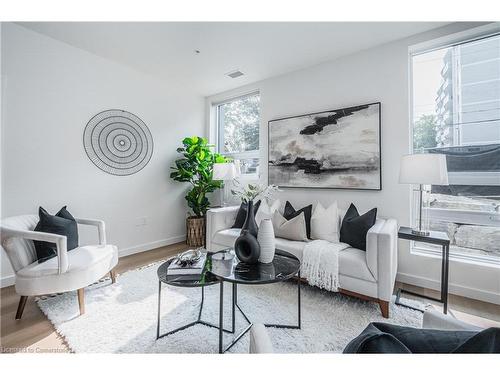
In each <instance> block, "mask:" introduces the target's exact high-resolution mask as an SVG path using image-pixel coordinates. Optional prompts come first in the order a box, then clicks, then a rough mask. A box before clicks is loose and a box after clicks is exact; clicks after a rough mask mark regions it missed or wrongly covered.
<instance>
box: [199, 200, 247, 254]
mask: <svg viewBox="0 0 500 375" xmlns="http://www.w3.org/2000/svg"><path fill="white" fill-rule="evenodd" d="M238 209H239V206H231V207H219V208H211V209H210V210H208V211H207V238H206V240H207V241H206V242H207V243H206V248H207V250H208V251H211V250H212V240H213V238H214V235H215V234H216V233H217V232H219V231H221V230H223V229H228V228H231V226H232V225H233V224H234V220H235V219H236V214H237V213H238Z"/></svg>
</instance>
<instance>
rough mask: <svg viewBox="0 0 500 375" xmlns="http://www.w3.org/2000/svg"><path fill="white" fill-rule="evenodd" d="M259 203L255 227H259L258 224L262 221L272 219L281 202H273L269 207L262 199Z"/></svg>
mask: <svg viewBox="0 0 500 375" xmlns="http://www.w3.org/2000/svg"><path fill="white" fill-rule="evenodd" d="M261 202H262V203H261V204H260V207H259V210H258V211H257V213H256V214H255V222H256V223H257V226H260V222H261V221H262V220H264V219H272V218H273V214H274V212H275V211H277V210H278V209H279V208H280V206H281V201H280V200H279V199H277V200H275V201H274V202H273V203H271V205H269V204H268V203H267V200H266V199H262V200H261Z"/></svg>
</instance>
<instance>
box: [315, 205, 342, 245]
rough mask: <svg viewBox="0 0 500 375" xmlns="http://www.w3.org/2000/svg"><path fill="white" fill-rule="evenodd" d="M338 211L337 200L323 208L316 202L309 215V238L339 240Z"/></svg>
mask: <svg viewBox="0 0 500 375" xmlns="http://www.w3.org/2000/svg"><path fill="white" fill-rule="evenodd" d="M338 228H339V212H338V207H337V201H335V202H333V203H332V204H331V205H330V207H328V208H325V207H323V205H322V204H321V203H320V202H318V203H317V204H316V207H315V208H314V211H313V213H312V216H311V238H312V239H313V240H325V241H330V242H339V229H338Z"/></svg>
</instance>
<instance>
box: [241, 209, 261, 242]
mask: <svg viewBox="0 0 500 375" xmlns="http://www.w3.org/2000/svg"><path fill="white" fill-rule="evenodd" d="M243 231H248V232H249V233H250V234H251V235H252V236H254V237H255V238H257V234H258V233H259V227H258V226H257V223H256V222H255V209H254V207H253V201H249V202H248V205H247V217H246V219H245V222H244V223H243V226H242V227H241V234H243Z"/></svg>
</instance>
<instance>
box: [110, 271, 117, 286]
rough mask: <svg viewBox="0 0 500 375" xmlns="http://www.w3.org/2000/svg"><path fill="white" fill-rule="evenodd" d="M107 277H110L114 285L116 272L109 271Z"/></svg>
mask: <svg viewBox="0 0 500 375" xmlns="http://www.w3.org/2000/svg"><path fill="white" fill-rule="evenodd" d="M109 276H110V277H111V283H113V284H114V283H116V271H115V270H111V271H109Z"/></svg>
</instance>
